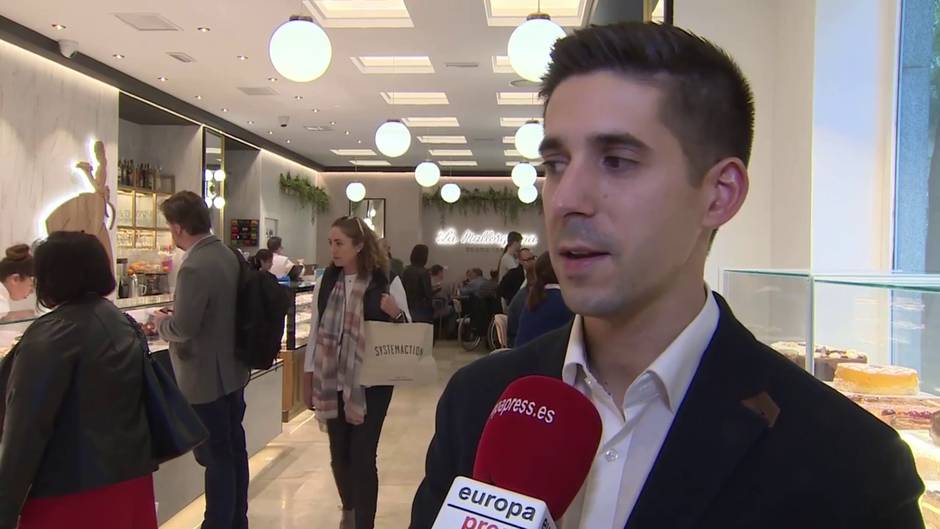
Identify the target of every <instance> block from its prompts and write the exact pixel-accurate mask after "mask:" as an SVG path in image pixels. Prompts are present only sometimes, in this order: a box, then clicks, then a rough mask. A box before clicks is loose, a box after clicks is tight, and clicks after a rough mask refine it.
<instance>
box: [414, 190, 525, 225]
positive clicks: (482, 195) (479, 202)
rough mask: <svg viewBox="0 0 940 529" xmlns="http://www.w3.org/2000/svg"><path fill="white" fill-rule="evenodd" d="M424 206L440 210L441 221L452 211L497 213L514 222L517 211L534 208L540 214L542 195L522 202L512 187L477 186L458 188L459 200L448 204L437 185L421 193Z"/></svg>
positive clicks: (516, 218) (517, 217)
mask: <svg viewBox="0 0 940 529" xmlns="http://www.w3.org/2000/svg"><path fill="white" fill-rule="evenodd" d="M422 198H423V202H424V206H425V207H428V206H435V207H437V209H439V210H440V212H441V222H442V223H443V221H444V214H445V213H453V212H454V211H456V212H458V213H460V214H461V215H464V216H466V215H468V214H471V213H472V214H476V215H479V214H481V213H489V212H493V213H499V214H500V215H502V216H503V221H504V222H515V221H517V220H519V213H520V212H522V211H523V210H528V209H535V210H536V211H538V213H539V215H541V214H542V196H541V195H539V197H538V198H537V199H536V200H535V202H533V203H531V204H523V203H522V202H521V201H520V200H519V196H518V194H517V193H516V191H514V190H513V189H510V188H508V187H503V188H502V189H494V188H490V189H487V190H485V191H484V190H480V189H479V188H473V189H472V190H471V189H467V188H465V187H461V188H460V200H458V201H457V202H456V203H454V204H448V203H447V202H445V201H444V199H443V198H441V188H440V187H437V188H435V189H434V190H433V191H431V192H429V193H424V194H423V195H422Z"/></svg>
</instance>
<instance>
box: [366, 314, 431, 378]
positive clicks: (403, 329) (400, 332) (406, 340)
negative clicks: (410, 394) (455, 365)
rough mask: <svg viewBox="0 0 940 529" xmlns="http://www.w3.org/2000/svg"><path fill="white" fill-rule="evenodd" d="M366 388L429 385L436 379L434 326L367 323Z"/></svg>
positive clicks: (424, 324) (425, 324) (426, 324)
mask: <svg viewBox="0 0 940 529" xmlns="http://www.w3.org/2000/svg"><path fill="white" fill-rule="evenodd" d="M365 333H366V349H365V352H364V353H363V359H362V371H361V373H360V383H361V384H362V385H363V386H398V385H402V384H430V383H433V382H434V381H436V380H437V364H436V363H435V362H434V355H433V354H432V350H433V347H434V327H433V326H432V325H431V324H428V323H385V322H378V321H367V322H365Z"/></svg>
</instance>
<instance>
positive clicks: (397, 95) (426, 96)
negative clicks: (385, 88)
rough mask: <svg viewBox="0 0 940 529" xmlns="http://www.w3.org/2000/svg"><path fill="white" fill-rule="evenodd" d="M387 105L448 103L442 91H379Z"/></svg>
mask: <svg viewBox="0 0 940 529" xmlns="http://www.w3.org/2000/svg"><path fill="white" fill-rule="evenodd" d="M381 94H382V99H384V100H385V102H386V103H388V104H389V105H449V104H450V101H448V100H447V94H446V93H444V92H381Z"/></svg>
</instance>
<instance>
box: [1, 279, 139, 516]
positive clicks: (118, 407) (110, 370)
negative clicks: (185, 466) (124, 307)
mask: <svg viewBox="0 0 940 529" xmlns="http://www.w3.org/2000/svg"><path fill="white" fill-rule="evenodd" d="M10 355H11V356H13V355H15V356H14V357H13V365H12V370H11V373H10V378H9V381H8V384H7V391H6V395H5V398H6V414H5V417H4V420H3V433H2V438H0V529H11V528H13V527H16V524H17V518H18V516H19V513H20V510H21V508H22V506H23V503H24V502H25V501H26V498H27V496H29V497H33V498H39V497H50V496H62V495H66V494H73V493H76V492H82V491H85V490H90V489H95V488H99V487H103V486H107V485H113V484H115V483H120V482H122V481H126V480H129V479H133V478H137V477H140V476H144V475H147V474H149V473H151V472H153V471H154V470H155V469H156V467H155V465H154V464H153V462H152V460H151V455H150V454H151V447H150V428H149V425H148V423H147V415H146V412H145V411H144V404H143V361H144V358H143V355H142V353H141V349H140V346H139V344H138V342H137V335H136V333H135V331H134V329H133V328H132V327H131V324H130V323H129V322H128V321H127V319H126V318H125V317H124V315H123V314H122V313H121V311H120V310H119V309H118V308H117V307H115V306H114V305H113V304H112V303H111V302H110V301H108V300H105V299H102V298H100V297H97V296H89V297H87V298H85V299H84V300H82V301H81V302H77V303H70V304H66V305H63V306H61V307H59V308H57V309H56V310H55V311H53V312H51V313H49V314H46V315H44V316H42V317H41V318H39V319H37V320H36V321H35V322H33V324H32V325H30V326H29V328H28V329H27V330H26V332H25V333H24V335H23V338H22V340H21V341H20V343H19V345H18V346H17V347H16V348H15V349H14V350H13V351H11V353H10Z"/></svg>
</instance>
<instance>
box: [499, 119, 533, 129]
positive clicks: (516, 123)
mask: <svg viewBox="0 0 940 529" xmlns="http://www.w3.org/2000/svg"><path fill="white" fill-rule="evenodd" d="M529 121H538V122H539V123H541V122H542V118H535V117H533V118H499V126H500V127H512V128H519V127H521V126H523V125H525V124H526V123H527V122H529Z"/></svg>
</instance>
